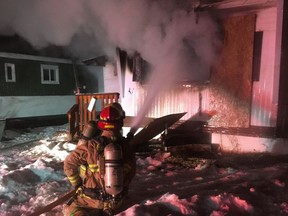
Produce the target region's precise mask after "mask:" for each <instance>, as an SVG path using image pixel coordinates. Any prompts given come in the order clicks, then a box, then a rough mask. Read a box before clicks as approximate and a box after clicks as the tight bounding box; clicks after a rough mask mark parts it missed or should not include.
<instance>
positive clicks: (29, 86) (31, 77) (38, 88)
mask: <svg viewBox="0 0 288 216" xmlns="http://www.w3.org/2000/svg"><path fill="white" fill-rule="evenodd" d="M22 57H23V56H22ZM5 63H12V64H14V65H15V74H16V82H6V81H5V67H4V64H5ZM41 64H49V65H57V66H58V67H59V82H60V83H59V84H42V83H41V66H40V65H41ZM75 89H76V86H75V79H74V74H73V66H72V64H71V62H70V63H68V62H53V61H52V60H51V59H47V60H46V61H44V58H42V59H39V60H32V59H24V58H21V59H18V58H17V56H15V57H13V58H12V57H1V55H0V95H1V96H28V95H31V96H36V95H38V96H40V95H72V94H73V93H74V90H75Z"/></svg>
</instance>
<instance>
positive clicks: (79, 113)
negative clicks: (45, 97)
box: [67, 92, 119, 140]
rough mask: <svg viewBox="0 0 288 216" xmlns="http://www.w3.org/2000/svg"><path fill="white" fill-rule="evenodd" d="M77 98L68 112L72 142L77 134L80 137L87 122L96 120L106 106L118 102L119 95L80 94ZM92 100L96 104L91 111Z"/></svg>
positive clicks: (114, 93) (115, 93) (113, 93)
mask: <svg viewBox="0 0 288 216" xmlns="http://www.w3.org/2000/svg"><path fill="white" fill-rule="evenodd" d="M75 97H76V103H75V104H74V105H73V106H72V107H71V108H70V110H69V111H68V112H67V115H68V133H69V134H68V136H69V139H70V140H73V137H74V136H75V134H77V135H79V134H80V133H81V131H82V130H83V128H84V125H85V124H86V122H88V121H90V120H95V119H96V117H97V115H98V114H99V113H100V111H101V110H102V109H103V108H104V107H105V106H106V105H108V104H110V103H113V102H118V100H119V93H117V92H112V93H87V94H86V93H79V94H76V95H75ZM92 98H94V99H95V104H94V106H93V109H92V110H91V111H89V110H88V106H89V104H90V101H91V99H92ZM94 99H93V100H94Z"/></svg>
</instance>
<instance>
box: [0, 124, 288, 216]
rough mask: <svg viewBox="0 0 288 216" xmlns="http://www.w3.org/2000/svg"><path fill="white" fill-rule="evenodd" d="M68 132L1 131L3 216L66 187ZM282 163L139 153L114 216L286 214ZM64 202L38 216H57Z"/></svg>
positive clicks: (283, 158)
mask: <svg viewBox="0 0 288 216" xmlns="http://www.w3.org/2000/svg"><path fill="white" fill-rule="evenodd" d="M66 130H67V125H61V126H53V127H42V128H34V129H29V130H28V129H27V130H26V131H25V132H24V131H6V133H5V138H6V140H7V141H2V142H1V143H0V147H1V155H0V174H1V175H0V176H1V177H0V215H1V216H17V215H29V214H31V213H32V212H34V211H35V210H38V209H39V208H41V207H43V206H45V205H48V204H50V203H51V202H53V201H55V200H56V199H57V198H59V197H61V196H63V195H64V194H66V193H68V192H69V191H71V190H72V187H71V186H70V184H69V182H68V180H67V177H66V176H65V174H64V173H63V160H64V159H65V157H66V156H67V155H68V154H69V152H70V151H72V150H73V149H74V148H75V143H71V142H68V141H67V139H66ZM7 138H11V139H10V140H8V139H7ZM19 143H24V144H23V145H19ZM287 162H288V157H287V155H271V154H263V153H261V154H253V155H252V154H245V155H232V154H224V153H222V154H219V155H217V157H215V158H214V157H210V158H208V157H206V158H204V157H201V158H200V157H196V156H195V155H194V156H193V154H192V155H191V154H190V155H189V153H188V152H186V154H185V156H184V155H181V154H176V153H175V152H161V151H154V152H151V153H150V154H137V174H136V176H135V178H134V180H133V181H132V184H131V186H130V189H129V196H128V198H127V200H126V202H125V204H124V206H123V209H122V211H121V212H120V213H119V214H118V216H126V215H127V216H128V215H129V216H133V215H137V216H138V215H140V216H142V215H147V216H149V215H157V216H158V215H160V216H162V215H163V216H164V215H165V216H166V215H167V216H168V215H172V216H174V215H176V216H177V215H198V216H202V215H204V216H205V215H209V216H224V215H288V188H287V185H288V178H287V174H288V163H287ZM64 205H65V203H64V204H63V205H59V206H57V207H55V208H54V209H53V210H51V211H50V212H48V213H45V214H43V215H47V216H48V215H51V216H52V215H53V216H54V215H56V216H60V215H63V214H62V209H63V206H64Z"/></svg>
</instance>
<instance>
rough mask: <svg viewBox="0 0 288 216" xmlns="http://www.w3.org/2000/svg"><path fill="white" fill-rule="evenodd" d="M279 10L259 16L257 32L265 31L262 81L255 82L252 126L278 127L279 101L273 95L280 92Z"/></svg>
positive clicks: (269, 10) (264, 12) (272, 10)
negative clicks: (278, 56) (277, 86)
mask: <svg viewBox="0 0 288 216" xmlns="http://www.w3.org/2000/svg"><path fill="white" fill-rule="evenodd" d="M276 21H277V8H270V9H266V10H262V11H260V12H259V13H258V14H257V19H256V31H263V44H262V56H261V65H260V79H259V81H254V82H253V98H252V110H251V125H255V126H270V127H275V126H276V117H277V99H276V98H274V99H273V94H275V91H276V92H277V91H278V88H275V86H274V85H275V83H277V82H279V80H274V79H276V76H275V73H276V71H275V70H276V68H275V52H276V46H275V45H276V26H277V25H276Z"/></svg>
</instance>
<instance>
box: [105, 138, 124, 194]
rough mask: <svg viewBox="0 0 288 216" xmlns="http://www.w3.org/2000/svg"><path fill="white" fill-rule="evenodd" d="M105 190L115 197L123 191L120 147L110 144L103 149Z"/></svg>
mask: <svg viewBox="0 0 288 216" xmlns="http://www.w3.org/2000/svg"><path fill="white" fill-rule="evenodd" d="M104 158H105V174H104V182H105V190H106V192H107V193H108V194H110V195H112V196H115V195H117V194H119V193H120V192H121V191H122V190H123V178H124V177H123V161H122V159H123V156H122V149H121V146H120V145H118V144H116V143H110V144H108V145H107V146H106V147H105V148H104Z"/></svg>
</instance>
